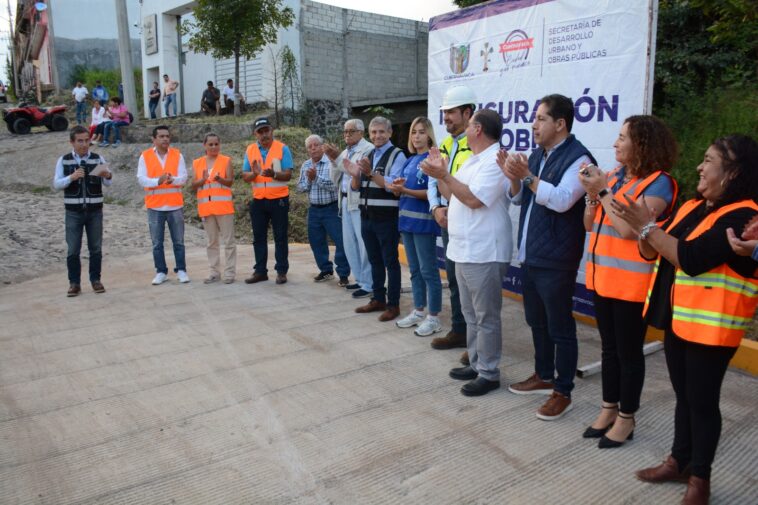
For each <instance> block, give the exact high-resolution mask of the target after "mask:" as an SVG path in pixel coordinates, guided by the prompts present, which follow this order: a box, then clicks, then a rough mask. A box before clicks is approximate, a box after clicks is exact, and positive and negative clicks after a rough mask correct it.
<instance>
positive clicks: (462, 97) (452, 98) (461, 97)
mask: <svg viewBox="0 0 758 505" xmlns="http://www.w3.org/2000/svg"><path fill="white" fill-rule="evenodd" d="M469 104H471V105H474V106H476V96H475V95H474V92H473V91H471V88H469V87H468V86H453V87H452V88H450V89H448V90H447V91H446V92H445V97H444V98H443V99H442V107H440V110H450V109H454V108H455V107H460V106H462V105H469Z"/></svg>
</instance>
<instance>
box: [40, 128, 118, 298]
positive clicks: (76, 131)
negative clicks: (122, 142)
mask: <svg viewBox="0 0 758 505" xmlns="http://www.w3.org/2000/svg"><path fill="white" fill-rule="evenodd" d="M69 141H70V143H71V147H72V148H73V150H72V151H71V152H70V153H68V154H64V155H63V156H61V157H60V158H58V162H57V163H56V165H55V178H54V179H53V187H54V188H55V189H57V190H59V191H63V204H64V206H65V208H66V245H67V247H68V254H67V255H66V266H67V268H68V281H69V287H68V293H67V296H69V297H74V296H79V294H80V293H81V292H82V288H81V271H82V265H81V261H80V253H81V249H82V236H83V234H84V232H85V231H86V232H87V247H88V249H89V279H90V282H91V283H92V290H93V291H94V292H95V293H105V288H104V287H103V283H102V282H100V268H101V264H102V259H103V254H102V243H103V188H102V187H103V186H110V185H111V177H112V175H111V172H110V171H109V170H107V168H105V167H100V165H102V164H104V163H105V159H104V158H103V157H102V156H100V155H98V154H97V153H92V152H90V150H89V131H87V129H86V128H85V127H83V126H81V125H77V126H74V127H73V128H72V129H71V132H69ZM103 168H105V170H103Z"/></svg>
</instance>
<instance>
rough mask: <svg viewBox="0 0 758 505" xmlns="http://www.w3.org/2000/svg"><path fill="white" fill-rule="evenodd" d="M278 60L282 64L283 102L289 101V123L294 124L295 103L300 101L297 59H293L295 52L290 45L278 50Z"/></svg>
mask: <svg viewBox="0 0 758 505" xmlns="http://www.w3.org/2000/svg"><path fill="white" fill-rule="evenodd" d="M279 60H280V62H281V64H282V88H283V93H282V94H283V102H284V103H285V107H286V103H287V101H289V106H290V115H291V122H290V124H292V125H294V124H296V122H297V121H296V118H297V111H296V108H295V106H296V103H295V102H297V103H300V98H301V97H300V79H299V78H298V75H297V60H296V59H295V53H293V52H292V49H290V46H284V47H283V48H282V49H281V51H279Z"/></svg>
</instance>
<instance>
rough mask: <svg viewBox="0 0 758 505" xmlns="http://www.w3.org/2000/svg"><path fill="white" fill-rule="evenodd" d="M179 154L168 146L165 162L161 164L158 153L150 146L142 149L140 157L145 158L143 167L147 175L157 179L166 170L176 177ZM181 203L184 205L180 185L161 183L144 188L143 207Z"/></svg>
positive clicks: (149, 207) (175, 205)
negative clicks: (163, 164)
mask: <svg viewBox="0 0 758 505" xmlns="http://www.w3.org/2000/svg"><path fill="white" fill-rule="evenodd" d="M180 156H181V154H179V150H178V149H174V148H173V147H169V148H168V153H167V154H166V164H165V166H161V162H160V160H159V159H158V155H157V154H155V150H154V149H153V148H152V147H151V148H150V149H146V150H144V151H142V157H143V158H144V160H145V167H146V168H147V176H148V177H150V178H153V179H157V178H158V177H160V176H161V175H163V174H164V173H166V172H167V173H169V174H171V175H173V176H174V177H177V176H178V175H179V158H180ZM182 205H184V197H183V196H182V187H181V186H177V185H175V184H161V185H160V186H152V187H148V188H145V207H147V208H148V209H157V208H160V207H168V206H171V207H181V206H182Z"/></svg>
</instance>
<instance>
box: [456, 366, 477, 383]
mask: <svg viewBox="0 0 758 505" xmlns="http://www.w3.org/2000/svg"><path fill="white" fill-rule="evenodd" d="M478 375H479V374H478V373H476V370H474V369H473V368H471V367H470V366H462V367H458V368H453V369H452V370H450V377H452V378H453V379H455V380H458V381H470V380H474V379H476V378H477V376H478Z"/></svg>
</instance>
